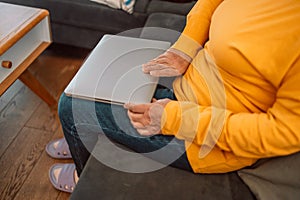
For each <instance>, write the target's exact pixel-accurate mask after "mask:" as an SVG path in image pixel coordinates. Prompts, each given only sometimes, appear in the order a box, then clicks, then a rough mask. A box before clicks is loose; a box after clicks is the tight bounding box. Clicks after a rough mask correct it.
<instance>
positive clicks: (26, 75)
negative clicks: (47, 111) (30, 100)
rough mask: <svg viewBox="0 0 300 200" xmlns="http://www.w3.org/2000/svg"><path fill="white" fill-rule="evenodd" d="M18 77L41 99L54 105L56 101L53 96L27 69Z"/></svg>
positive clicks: (51, 105)
mask: <svg viewBox="0 0 300 200" xmlns="http://www.w3.org/2000/svg"><path fill="white" fill-rule="evenodd" d="M19 79H20V80H21V81H22V82H23V83H24V84H25V85H26V86H27V87H29V88H30V89H31V90H32V91H33V92H34V93H35V94H37V95H38V96H39V97H40V98H41V99H43V100H44V101H45V102H46V103H47V104H48V105H49V106H50V107H53V106H55V105H56V103H57V101H56V100H55V99H54V98H53V96H52V95H51V94H50V93H49V92H48V91H47V90H46V88H45V87H44V86H43V85H42V84H41V83H40V82H39V81H38V80H37V79H36V78H35V77H34V76H33V75H32V74H31V73H30V72H29V71H28V70H27V69H26V70H25V71H24V72H23V73H22V75H21V76H20V77H19Z"/></svg>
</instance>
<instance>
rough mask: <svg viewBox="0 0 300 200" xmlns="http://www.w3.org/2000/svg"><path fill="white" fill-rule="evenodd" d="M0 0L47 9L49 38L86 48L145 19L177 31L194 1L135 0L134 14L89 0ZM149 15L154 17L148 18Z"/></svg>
mask: <svg viewBox="0 0 300 200" xmlns="http://www.w3.org/2000/svg"><path fill="white" fill-rule="evenodd" d="M0 1H1V2H7V3H13V4H20V5H26V6H32V7H38V8H44V9H47V10H49V12H50V17H51V29H52V36H53V41H54V42H56V43H62V44H67V45H72V46H77V47H83V48H88V49H92V48H93V47H94V46H95V45H96V44H97V42H98V41H99V40H100V38H101V37H102V36H103V34H106V33H110V34H117V33H120V32H123V31H126V30H129V29H135V28H141V27H143V26H144V25H145V24H146V23H147V20H149V19H150V20H152V22H148V23H149V25H153V26H154V25H160V26H163V27H168V28H171V29H174V30H178V31H181V29H182V27H183V24H182V21H184V20H183V19H184V17H185V15H186V14H187V13H188V12H189V10H190V9H191V8H192V6H193V5H194V3H195V2H194V1H192V0H181V2H185V3H178V1H180V0H173V1H177V2H171V1H172V0H170V1H163V0H136V3H135V6H134V13H133V14H128V13H126V12H125V11H122V10H116V9H113V8H110V7H108V6H104V5H100V4H98V3H95V2H92V1H89V0H0ZM152 14H153V15H156V17H152V18H151V16H152ZM153 20H154V21H153ZM178 20H179V22H178ZM134 34H138V33H137V32H134ZM133 36H138V35H133Z"/></svg>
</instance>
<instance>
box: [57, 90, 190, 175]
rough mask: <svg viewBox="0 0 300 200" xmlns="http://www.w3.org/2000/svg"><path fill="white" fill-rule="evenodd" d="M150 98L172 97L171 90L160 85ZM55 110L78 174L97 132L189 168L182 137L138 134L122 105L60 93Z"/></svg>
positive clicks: (174, 165) (134, 149)
mask: <svg viewBox="0 0 300 200" xmlns="http://www.w3.org/2000/svg"><path fill="white" fill-rule="evenodd" d="M154 98H156V99H162V98H169V99H173V100H174V99H176V98H175V96H174V94H173V92H172V90H170V89H167V88H162V87H158V88H157V89H156V92H155V95H154ZM58 112H59V118H60V121H61V124H62V128H63V132H64V135H65V138H66V141H67V143H68V144H69V148H70V151H71V154H72V157H73V159H74V163H75V165H76V170H77V173H78V175H80V174H81V172H82V170H83V168H84V165H85V164H86V162H87V160H88V158H89V156H90V154H91V152H92V151H93V149H94V147H95V145H96V144H97V141H98V140H99V138H101V137H99V135H105V136H106V138H108V139H109V140H110V141H113V142H114V143H117V144H118V145H120V146H125V147H126V148H129V149H131V150H132V151H134V152H138V153H142V154H143V155H145V156H146V157H148V158H151V159H153V160H155V161H158V162H159V163H163V164H165V165H171V166H173V167H177V168H181V169H184V170H188V171H192V169H191V166H190V164H189V162H188V159H187V155H186V153H185V145H184V141H182V140H178V139H177V138H175V137H174V136H165V135H161V134H159V135H154V136H150V137H146V136H141V135H140V134H139V133H137V131H136V130H135V129H134V128H133V127H132V125H131V123H130V121H129V119H128V117H127V110H125V109H124V108H123V106H119V105H111V104H106V103H100V102H94V101H89V100H83V99H77V98H71V97H68V96H66V95H65V94H62V95H61V97H60V101H59V109H58ZM153 152H155V153H153ZM106 153H107V154H109V152H106ZM110 159H118V158H117V157H114V158H110ZM125 159H126V158H125ZM123 160H124V159H123Z"/></svg>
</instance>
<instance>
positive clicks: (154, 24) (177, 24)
mask: <svg viewBox="0 0 300 200" xmlns="http://www.w3.org/2000/svg"><path fill="white" fill-rule="evenodd" d="M185 19H186V18H185V16H182V15H176V14H170V13H153V14H151V15H149V17H148V19H147V21H146V24H145V26H144V28H143V30H142V32H141V35H140V37H141V38H145V39H155V40H162V41H169V42H171V43H174V42H175V41H176V40H177V38H178V37H179V35H180V33H181V32H182V30H183V28H184V26H185Z"/></svg>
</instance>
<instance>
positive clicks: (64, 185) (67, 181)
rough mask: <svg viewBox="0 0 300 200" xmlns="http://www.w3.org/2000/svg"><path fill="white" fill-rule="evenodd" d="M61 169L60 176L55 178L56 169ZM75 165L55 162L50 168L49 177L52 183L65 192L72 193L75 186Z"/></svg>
mask: <svg viewBox="0 0 300 200" xmlns="http://www.w3.org/2000/svg"><path fill="white" fill-rule="evenodd" d="M56 169H60V170H61V171H60V173H59V175H58V178H57V179H56V178H55V175H54V171H55V170H56ZM74 173H76V172H75V165H74V164H62V163H58V164H54V165H52V167H51V168H50V170H49V179H50V182H51V183H52V185H53V186H54V187H55V188H56V189H58V190H60V191H63V192H68V193H72V192H73V190H74V188H75V185H76V183H75V177H74Z"/></svg>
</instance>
